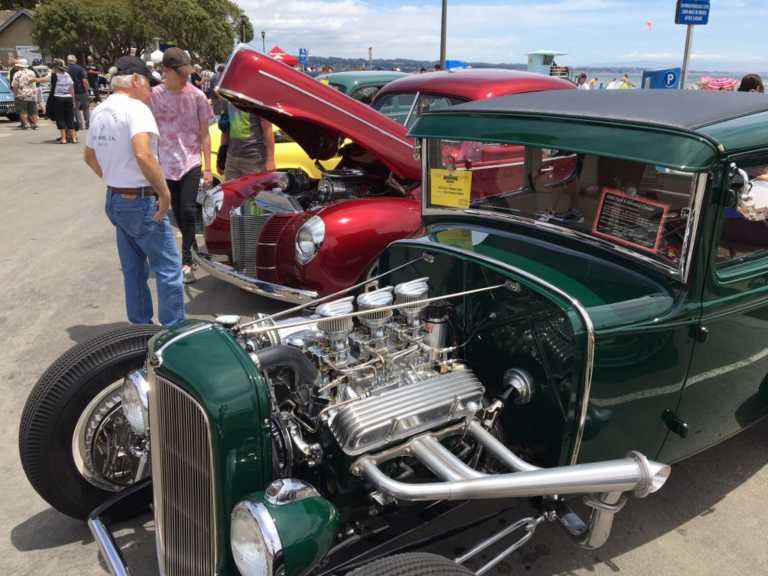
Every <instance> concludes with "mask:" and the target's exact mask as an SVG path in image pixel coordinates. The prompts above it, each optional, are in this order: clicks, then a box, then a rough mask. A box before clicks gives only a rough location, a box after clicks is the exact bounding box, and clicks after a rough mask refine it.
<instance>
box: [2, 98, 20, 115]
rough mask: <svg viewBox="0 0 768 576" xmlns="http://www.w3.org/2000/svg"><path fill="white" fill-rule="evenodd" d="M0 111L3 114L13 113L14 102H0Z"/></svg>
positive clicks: (14, 108)
mask: <svg viewBox="0 0 768 576" xmlns="http://www.w3.org/2000/svg"><path fill="white" fill-rule="evenodd" d="M0 112H2V113H3V114H13V113H14V112H16V102H13V101H8V102H0Z"/></svg>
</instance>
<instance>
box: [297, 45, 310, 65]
mask: <svg viewBox="0 0 768 576" xmlns="http://www.w3.org/2000/svg"><path fill="white" fill-rule="evenodd" d="M308 59H309V50H307V49H306V48H299V62H301V65H302V66H306V65H307V60H308Z"/></svg>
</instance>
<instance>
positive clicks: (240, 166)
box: [224, 154, 266, 182]
mask: <svg viewBox="0 0 768 576" xmlns="http://www.w3.org/2000/svg"><path fill="white" fill-rule="evenodd" d="M265 170H266V162H264V160H254V159H252V158H236V157H233V156H230V155H229V154H227V166H226V168H225V169H224V181H225V182H229V181H230V180H234V179H235V178H240V177H241V176H247V175H248V174H258V173H259V172H264V171H265Z"/></svg>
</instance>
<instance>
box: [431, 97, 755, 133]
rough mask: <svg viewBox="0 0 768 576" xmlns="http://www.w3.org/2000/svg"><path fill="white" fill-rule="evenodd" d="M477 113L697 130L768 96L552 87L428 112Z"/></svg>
mask: <svg viewBox="0 0 768 576" xmlns="http://www.w3.org/2000/svg"><path fill="white" fill-rule="evenodd" d="M473 112H479V113H483V114H503V115H507V114H509V115H514V116H528V115H535V116H558V117H577V118H594V119H598V120H615V121H621V122H628V123H633V124H650V125H655V126H669V127H672V128H677V129H682V130H689V131H695V130H697V129H699V128H702V127H704V126H709V125H712V124H717V123H720V122H724V121H726V120H732V119H734V118H740V117H742V116H749V115H751V114H756V113H759V112H768V96H766V95H763V94H757V93H752V92H700V91H694V90H550V91H546V92H530V93H526V94H516V95H512V96H501V97H499V98H490V99H487V100H475V101H473V102H467V103H465V104H459V105H457V106H451V107H449V108H443V109H440V110H436V111H435V112H429V113H428V115H435V116H438V115H440V116H442V115H452V114H466V113H473Z"/></svg>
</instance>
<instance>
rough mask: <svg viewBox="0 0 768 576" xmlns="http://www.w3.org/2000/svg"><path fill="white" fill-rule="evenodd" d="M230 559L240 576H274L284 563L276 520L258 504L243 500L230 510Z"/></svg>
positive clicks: (262, 505) (264, 507)
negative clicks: (233, 561) (231, 558)
mask: <svg viewBox="0 0 768 576" xmlns="http://www.w3.org/2000/svg"><path fill="white" fill-rule="evenodd" d="M230 541H231V545H232V556H233V557H234V559H235V564H236V565H237V569H238V570H239V571H240V574H241V575H242V576H273V575H274V574H276V573H277V570H278V569H279V568H280V566H281V565H282V563H283V545H282V543H281V542H280V534H278V532H277V527H276V526H275V521H274V520H273V519H272V516H271V514H270V513H269V511H268V510H267V508H266V506H264V504H262V503H260V502H252V501H251V500H243V501H242V502H240V503H238V504H237V505H236V506H235V508H234V509H233V510H232V524H231V526H230Z"/></svg>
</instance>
